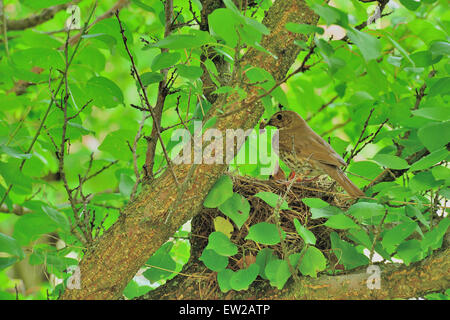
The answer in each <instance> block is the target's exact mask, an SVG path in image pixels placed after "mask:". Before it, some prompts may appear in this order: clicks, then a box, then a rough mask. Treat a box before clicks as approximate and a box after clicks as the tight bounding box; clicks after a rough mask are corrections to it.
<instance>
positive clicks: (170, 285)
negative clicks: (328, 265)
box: [139, 248, 450, 300]
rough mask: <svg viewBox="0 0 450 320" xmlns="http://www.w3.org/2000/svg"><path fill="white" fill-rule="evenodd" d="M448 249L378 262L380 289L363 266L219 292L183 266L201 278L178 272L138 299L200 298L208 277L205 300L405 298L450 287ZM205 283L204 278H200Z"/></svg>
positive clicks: (208, 275)
mask: <svg viewBox="0 0 450 320" xmlns="http://www.w3.org/2000/svg"><path fill="white" fill-rule="evenodd" d="M449 255H450V249H448V248H447V249H443V250H440V251H436V252H435V253H434V254H433V255H431V256H429V257H428V258H426V259H425V260H422V261H419V262H416V263H413V264H411V265H409V266H405V265H404V264H378V265H377V266H378V267H379V268H380V289H368V287H367V280H368V277H369V276H370V275H371V274H368V273H366V272H365V271H366V270H365V269H361V268H360V269H358V270H354V271H353V272H351V273H346V274H342V275H337V276H327V275H323V276H319V277H318V278H310V277H301V278H300V279H299V280H298V281H293V280H292V279H290V280H289V281H288V282H287V283H286V285H285V286H284V288H283V289H282V290H278V289H276V288H274V287H271V286H270V285H269V283H268V281H264V282H255V284H253V285H251V286H250V288H249V289H248V290H247V291H239V292H233V294H229V293H222V292H221V291H220V290H219V288H218V286H217V285H215V286H214V285H211V280H212V279H214V278H215V272H211V273H206V272H204V269H205V267H203V266H198V265H197V266H193V265H192V268H190V269H187V270H186V268H185V269H183V271H182V272H183V274H188V275H190V274H196V273H200V272H202V271H203V272H202V275H203V278H202V279H199V278H190V277H186V276H181V275H178V276H176V277H175V278H173V279H172V280H170V281H169V282H167V283H166V284H165V285H163V286H161V287H158V288H156V289H155V290H152V291H150V292H148V293H147V294H146V295H144V296H142V297H140V298H139V299H145V300H162V299H193V300H195V299H202V294H203V297H204V293H203V292H202V291H201V290H198V289H197V288H199V287H201V285H200V284H199V283H200V282H201V281H204V278H207V279H208V288H209V290H208V291H209V292H208V297H207V298H208V299H226V300H228V299H237V300H247V299H252V300H255V299H267V300H271V299H277V300H284V299H289V300H305V299H307V300H325V299H327V300H329V299H333V300H375V299H376V300H380V299H398V298H400V299H407V298H413V297H420V296H423V295H424V294H426V293H430V292H436V291H441V290H445V289H447V288H448V287H449V286H450V276H449V274H450V259H448V256H449ZM211 278H212V279H211ZM204 282H205V283H206V281H204Z"/></svg>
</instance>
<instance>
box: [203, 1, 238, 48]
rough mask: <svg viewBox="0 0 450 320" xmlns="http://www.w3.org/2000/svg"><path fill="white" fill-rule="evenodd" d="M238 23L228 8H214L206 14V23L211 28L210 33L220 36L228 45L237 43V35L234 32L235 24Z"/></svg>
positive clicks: (232, 45)
mask: <svg viewBox="0 0 450 320" xmlns="http://www.w3.org/2000/svg"><path fill="white" fill-rule="evenodd" d="M237 23H238V20H237V18H236V14H235V13H234V12H233V11H231V10H230V9H228V8H219V9H216V10H214V11H213V12H212V13H211V14H210V15H209V16H208V24H209V27H210V29H212V32H211V34H212V35H217V36H218V37H220V38H222V39H223V40H224V41H225V42H226V44H227V45H228V46H230V47H233V48H234V47H235V46H236V45H237V40H238V36H237V34H236V32H235V25H236V24H237Z"/></svg>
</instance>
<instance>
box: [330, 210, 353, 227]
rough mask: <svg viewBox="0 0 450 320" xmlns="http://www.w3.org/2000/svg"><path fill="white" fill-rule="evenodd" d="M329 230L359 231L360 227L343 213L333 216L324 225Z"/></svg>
mask: <svg viewBox="0 0 450 320" xmlns="http://www.w3.org/2000/svg"><path fill="white" fill-rule="evenodd" d="M324 225H326V226H327V227H329V228H333V229H357V228H359V227H358V225H357V224H356V223H355V222H354V221H353V220H352V219H350V218H349V217H347V216H346V215H345V214H343V213H339V214H337V215H334V216H331V217H329V218H328V220H327V221H326V222H325V223H324Z"/></svg>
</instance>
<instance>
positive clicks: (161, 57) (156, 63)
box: [151, 52, 181, 71]
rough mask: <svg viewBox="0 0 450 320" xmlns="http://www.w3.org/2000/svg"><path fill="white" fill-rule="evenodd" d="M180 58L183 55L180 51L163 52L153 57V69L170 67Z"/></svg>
mask: <svg viewBox="0 0 450 320" xmlns="http://www.w3.org/2000/svg"><path fill="white" fill-rule="evenodd" d="M180 58H181V55H180V54H179V53H178V52H162V53H160V54H158V55H157V56H156V57H155V58H153V61H152V64H151V68H152V70H153V71H158V70H160V69H167V68H170V67H171V66H173V65H175V64H176V63H177V62H178V60H180Z"/></svg>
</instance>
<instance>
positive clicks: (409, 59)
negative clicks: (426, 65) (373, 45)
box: [386, 35, 416, 67]
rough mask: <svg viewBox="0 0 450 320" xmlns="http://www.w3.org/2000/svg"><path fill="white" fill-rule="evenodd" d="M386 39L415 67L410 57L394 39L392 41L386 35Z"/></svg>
mask: <svg viewBox="0 0 450 320" xmlns="http://www.w3.org/2000/svg"><path fill="white" fill-rule="evenodd" d="M386 38H387V39H388V40H389V41H391V43H392V44H393V45H394V47H395V48H396V49H397V50H398V51H399V52H400V53H401V55H402V56H403V57H404V58H406V59H407V60H408V61H409V62H410V63H411V64H412V66H413V67H415V66H416V65H415V64H414V61H413V60H412V59H411V57H410V56H409V54H408V52H406V50H405V49H403V47H402V46H401V45H400V44H399V43H398V42H397V41H395V40H394V39H392V38H391V37H390V36H388V35H386Z"/></svg>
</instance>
